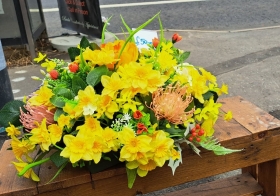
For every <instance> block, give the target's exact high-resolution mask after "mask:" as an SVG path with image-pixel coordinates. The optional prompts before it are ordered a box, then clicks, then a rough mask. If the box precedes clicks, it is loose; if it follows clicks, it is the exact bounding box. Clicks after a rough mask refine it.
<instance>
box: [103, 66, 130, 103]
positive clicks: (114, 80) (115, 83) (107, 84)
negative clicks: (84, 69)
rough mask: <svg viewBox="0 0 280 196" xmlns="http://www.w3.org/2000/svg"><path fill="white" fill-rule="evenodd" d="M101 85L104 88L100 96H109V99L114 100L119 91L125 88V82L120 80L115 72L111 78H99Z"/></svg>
mask: <svg viewBox="0 0 280 196" xmlns="http://www.w3.org/2000/svg"><path fill="white" fill-rule="evenodd" d="M101 83H102V85H103V87H104V89H103V90H102V95H109V96H110V97H111V98H114V97H115V95H116V94H117V92H118V91H119V90H121V89H123V88H125V87H127V83H126V82H125V80H123V79H121V78H120V76H119V74H118V73H116V72H114V73H113V74H112V75H111V77H109V76H105V75H103V76H102V77H101Z"/></svg>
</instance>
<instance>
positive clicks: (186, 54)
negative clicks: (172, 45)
mask: <svg viewBox="0 0 280 196" xmlns="http://www.w3.org/2000/svg"><path fill="white" fill-rule="evenodd" d="M190 54H191V53H190V52H188V51H186V52H184V53H182V54H180V55H179V59H178V63H179V64H180V63H183V62H185V61H186V60H187V58H189V56H190Z"/></svg>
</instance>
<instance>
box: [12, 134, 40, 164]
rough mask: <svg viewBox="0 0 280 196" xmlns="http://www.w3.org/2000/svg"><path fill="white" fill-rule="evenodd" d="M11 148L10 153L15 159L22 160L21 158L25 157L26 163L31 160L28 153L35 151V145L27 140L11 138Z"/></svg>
mask: <svg viewBox="0 0 280 196" xmlns="http://www.w3.org/2000/svg"><path fill="white" fill-rule="evenodd" d="M11 146H12V151H13V153H14V155H15V157H16V158H17V159H19V160H22V156H23V155H25V156H26V159H27V160H28V161H31V160H32V159H31V157H30V156H29V155H28V153H30V152H32V151H33V150H34V149H35V145H34V144H32V143H31V142H30V141H29V140H26V139H21V141H20V140H19V139H17V138H16V137H13V138H12V142H11Z"/></svg>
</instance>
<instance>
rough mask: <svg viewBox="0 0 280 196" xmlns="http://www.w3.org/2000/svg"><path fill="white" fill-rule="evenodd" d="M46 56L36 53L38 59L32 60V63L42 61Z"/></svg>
mask: <svg viewBox="0 0 280 196" xmlns="http://www.w3.org/2000/svg"><path fill="white" fill-rule="evenodd" d="M46 56H47V55H46V54H42V53H41V52H39V53H38V57H37V58H35V59H34V61H35V62H36V63H39V62H40V61H42V60H43V59H44V58H45V57H46Z"/></svg>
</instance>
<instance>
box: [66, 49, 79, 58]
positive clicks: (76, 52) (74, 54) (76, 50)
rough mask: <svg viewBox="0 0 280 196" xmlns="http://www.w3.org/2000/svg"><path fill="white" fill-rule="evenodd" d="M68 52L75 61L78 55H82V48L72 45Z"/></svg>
mask: <svg viewBox="0 0 280 196" xmlns="http://www.w3.org/2000/svg"><path fill="white" fill-rule="evenodd" d="M68 54H69V57H70V60H71V61H74V60H75V58H76V56H79V55H80V49H79V48H76V47H70V48H68Z"/></svg>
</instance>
